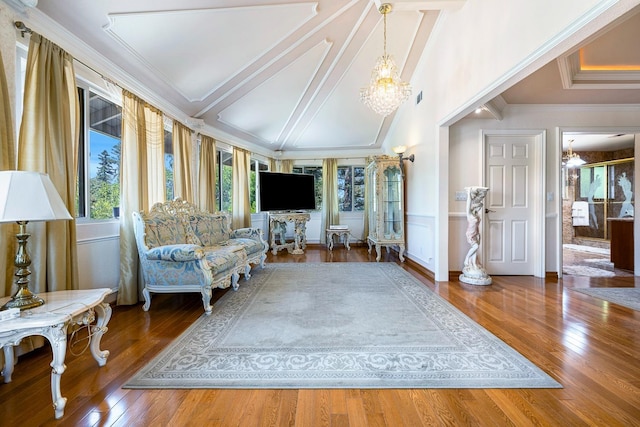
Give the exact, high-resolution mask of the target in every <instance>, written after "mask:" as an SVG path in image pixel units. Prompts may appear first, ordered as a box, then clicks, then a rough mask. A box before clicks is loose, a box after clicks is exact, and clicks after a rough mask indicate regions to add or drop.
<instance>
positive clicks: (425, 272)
mask: <svg viewBox="0 0 640 427" xmlns="http://www.w3.org/2000/svg"><path fill="white" fill-rule="evenodd" d="M404 259H405V261H404V262H405V263H407V264H410V265H411V268H413V269H415V270H417V271H418V273H420V274H421V275H423V276H424V277H426V278H427V279H429V280H431V281H432V282H433V283H435V282H436V275H435V274H434V273H433V271H431V270H429V269H428V268H426V267H424V266H423V265H422V264H418V263H417V262H415V261H414V260H412V259H411V258H409V257H406V256H405V257H404ZM399 263H400V264H402V263H401V262H399Z"/></svg>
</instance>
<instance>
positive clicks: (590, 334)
mask: <svg viewBox="0 0 640 427" xmlns="http://www.w3.org/2000/svg"><path fill="white" fill-rule="evenodd" d="M368 261H371V262H375V260H374V258H373V257H372V256H371V255H369V254H368V253H367V252H366V250H365V248H363V247H352V250H351V251H346V250H344V249H343V248H342V247H338V248H337V249H334V251H333V253H331V252H329V251H327V250H326V249H325V248H324V247H323V246H312V247H310V248H308V250H307V251H306V254H305V255H296V256H294V255H288V254H286V253H279V254H278V255H277V256H275V257H274V256H272V255H271V254H269V259H268V262H368ZM382 261H386V262H397V258H396V256H395V254H393V253H392V254H387V253H383V259H382ZM404 268H406V269H407V270H408V271H409V272H411V273H412V274H413V275H414V276H416V277H417V278H418V279H420V280H421V281H422V282H423V283H424V284H425V286H428V287H429V288H430V289H432V290H433V291H435V292H436V293H438V294H439V295H440V296H442V297H443V298H445V299H446V300H448V301H449V302H450V303H451V304H453V305H454V306H456V307H457V308H458V309H460V310H461V311H462V312H464V313H465V314H466V315H467V316H469V317H470V318H472V319H473V320H475V321H476V322H478V323H479V324H481V325H483V326H484V327H485V328H486V329H488V330H489V331H490V332H492V333H493V334H494V335H496V336H498V337H500V338H501V339H502V340H504V341H505V342H506V343H508V344H509V345H511V346H512V347H513V348H514V349H516V350H517V351H519V352H520V353H521V354H523V355H524V356H525V357H527V358H528V359H529V360H531V361H532V362H534V363H535V364H537V365H538V366H539V367H540V368H542V369H543V370H545V371H546V372H547V373H549V374H550V375H551V376H552V377H554V378H555V379H556V380H557V381H559V382H560V383H561V384H562V385H563V386H564V388H563V389H411V390H402V389H401V390H351V389H349V390H346V389H341V390H131V389H122V388H121V386H122V385H123V384H124V383H125V382H126V381H127V380H128V379H129V377H130V376H131V375H133V374H134V373H135V372H136V371H137V370H138V369H139V368H141V367H142V366H144V365H145V364H146V363H147V362H148V361H149V360H150V359H151V358H152V357H153V356H154V355H156V354H157V353H158V352H159V351H160V350H162V349H163V348H164V347H165V346H166V345H167V344H169V342H171V341H172V340H173V339H174V338H176V337H177V336H178V335H179V334H180V333H181V332H182V331H184V330H185V329H186V328H187V327H188V326H189V325H190V324H191V323H192V322H193V321H195V320H196V319H197V318H198V317H199V316H200V315H201V314H202V304H201V301H200V297H199V295H197V294H189V295H164V294H160V295H155V296H154V298H153V302H152V305H151V310H150V311H149V312H144V311H142V308H141V304H138V305H136V306H117V307H114V310H113V317H112V318H111V321H110V323H109V331H108V332H107V333H106V334H105V336H104V338H103V340H102V348H103V349H107V350H109V351H110V352H111V355H110V357H109V360H108V362H107V365H106V366H104V367H102V368H99V367H98V366H97V364H96V363H95V361H94V360H93V358H92V357H91V355H90V354H89V353H88V352H87V353H86V354H81V355H79V356H74V355H73V354H70V352H69V351H68V352H67V359H66V364H67V370H66V371H65V372H64V374H63V375H62V394H63V396H65V397H67V398H68V402H67V406H66V411H65V415H64V417H63V418H62V419H61V420H55V419H54V417H53V410H52V407H51V392H50V370H51V368H50V366H49V363H50V362H51V351H50V349H49V347H48V346H45V347H44V348H41V349H39V350H36V351H35V352H32V353H30V354H28V355H25V356H22V357H20V359H19V363H18V364H17V366H16V368H15V371H14V374H13V381H12V382H11V383H9V384H1V385H0V420H1V421H0V424H1V425H6V426H11V425H13V426H17V425H21V426H36V425H72V426H129V425H135V426H149V425H158V426H165V425H171V426H182V425H194V426H205V425H206V426H214V425H220V426H232V425H242V426H254V425H255V426H258V425H260V426H262V425H264V426H271V425H278V426H279V425H297V426H324V425H326V426H366V425H370V426H402V425H404V426H421V425H425V426H437V425H450V426H458V425H473V426H508V425H513V426H526V425H554V426H555V425H558V426H559V425H562V426H581V425H592V426H632V425H640V334H639V333H638V331H639V330H640V312H639V311H634V310H630V309H628V308H624V307H621V306H618V305H616V304H607V303H606V302H604V301H602V300H599V299H595V298H592V297H589V296H586V295H583V294H581V293H578V292H574V291H572V290H571V288H574V287H604V286H610V287H611V286H615V287H624V286H629V287H633V286H639V281H638V280H637V279H635V278H633V277H624V278H614V279H606V278H599V279H595V278H591V279H589V278H580V277H572V278H567V279H565V280H563V281H557V280H542V279H536V278H532V277H494V284H493V285H491V286H488V287H472V286H469V285H464V284H461V283H458V282H438V283H433V282H432V281H430V280H428V279H426V278H425V277H424V276H422V275H420V273H419V272H418V271H419V270H418V269H415V268H413V267H412V266H411V263H405V264H404ZM319 279H320V278H319ZM224 292H225V291H215V292H214V299H217V298H219V297H220V295H222V294H223V293H224Z"/></svg>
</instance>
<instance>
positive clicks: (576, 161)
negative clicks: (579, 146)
mask: <svg viewBox="0 0 640 427" xmlns="http://www.w3.org/2000/svg"><path fill="white" fill-rule="evenodd" d="M572 144H573V139H570V140H569V151H568V152H567V155H566V156H564V157H563V158H562V160H564V163H563V164H565V165H566V166H567V167H568V168H575V167H578V166H582V165H584V164H585V163H587V162H585V161H584V160H582V159H581V158H580V155H579V154H578V153H574V152H573V150H572V148H571V145H572Z"/></svg>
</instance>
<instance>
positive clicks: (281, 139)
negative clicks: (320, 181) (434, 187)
mask: <svg viewBox="0 0 640 427" xmlns="http://www.w3.org/2000/svg"><path fill="white" fill-rule="evenodd" d="M463 3H464V1H460V0H437V1H436V0H422V1H416V0H403V1H400V2H396V3H394V10H393V11H392V13H391V14H390V15H388V17H387V51H388V52H389V53H390V54H392V55H393V56H394V58H395V60H396V62H397V64H398V67H399V68H400V70H401V73H402V74H401V76H402V79H403V80H405V81H408V80H410V79H411V75H412V73H413V71H414V69H415V67H416V64H417V61H418V59H419V56H420V54H421V53H422V51H423V49H424V47H425V44H426V42H427V40H428V37H429V34H430V32H431V29H432V28H433V25H434V23H435V20H436V18H437V16H438V13H439V11H440V10H441V9H442V8H455V7H459V6H460V5H461V4H463ZM37 8H38V9H39V10H40V11H42V12H44V13H45V14H46V15H48V16H49V17H51V18H52V19H54V20H55V21H57V22H59V23H60V24H62V25H63V26H64V27H65V28H66V29H68V30H69V31H70V32H72V33H73V34H74V35H76V36H78V37H79V38H80V39H81V40H83V41H84V42H85V43H87V44H88V45H89V46H91V47H92V48H94V49H95V50H97V51H99V52H100V53H101V54H102V55H104V56H105V57H107V58H108V59H110V60H111V61H113V62H114V63H116V64H118V66H120V67H121V68H122V69H123V70H125V71H126V72H128V73H129V74H131V75H133V76H134V77H135V78H137V79H138V80H140V81H141V82H144V84H145V85H147V86H148V87H149V88H150V89H151V90H153V91H155V92H156V93H158V94H160V95H161V96H162V97H163V98H165V99H166V100H168V101H169V102H171V103H173V104H174V105H175V106H177V107H178V108H180V109H181V110H182V111H184V112H185V113H186V114H187V115H188V116H190V117H194V118H199V119H202V120H204V122H205V123H206V124H208V125H210V126H213V127H214V128H216V129H218V130H220V131H222V132H224V133H226V134H228V135H231V136H233V137H235V138H237V139H240V140H242V141H247V142H249V143H253V144H256V145H258V146H262V147H265V148H268V149H270V150H313V151H318V150H349V149H363V148H371V147H379V146H380V145H381V143H382V140H383V138H384V136H385V135H386V132H387V130H388V128H389V125H390V123H391V120H392V117H387V118H386V119H385V118H382V117H380V116H378V115H376V114H375V113H373V112H372V111H371V110H369V109H368V108H367V107H365V106H364V105H363V104H362V103H361V102H360V100H359V90H360V88H361V87H364V86H366V85H367V84H368V80H369V77H370V75H371V70H372V68H373V66H374V64H375V62H376V58H377V57H378V56H380V55H381V54H382V50H383V26H382V22H383V20H382V15H381V14H380V13H379V12H378V5H377V4H376V3H375V2H373V1H369V0H351V1H336V0H319V1H314V2H304V1H300V0H279V1H268V0H267V1H265V0H217V1H203V0H181V1H180V2H176V1H169V0H160V1H157V0H156V1H149V0H92V1H84V2H78V1H73V0H40V1H39V3H38V6H37Z"/></svg>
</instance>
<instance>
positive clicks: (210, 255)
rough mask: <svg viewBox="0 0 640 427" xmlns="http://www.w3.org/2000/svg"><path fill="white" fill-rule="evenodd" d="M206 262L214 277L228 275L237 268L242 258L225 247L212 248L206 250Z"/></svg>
mask: <svg viewBox="0 0 640 427" xmlns="http://www.w3.org/2000/svg"><path fill="white" fill-rule="evenodd" d="M204 261H205V262H206V263H207V264H208V265H209V268H211V272H212V273H213V276H214V277H215V276H216V275H218V274H220V273H226V272H227V271H229V270H230V269H233V268H235V267H236V265H237V264H238V262H240V257H239V256H238V255H236V254H235V253H234V251H233V250H229V249H228V248H226V247H224V246H212V247H207V248H204Z"/></svg>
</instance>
